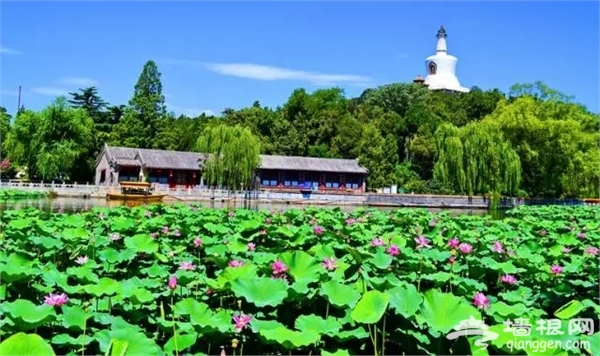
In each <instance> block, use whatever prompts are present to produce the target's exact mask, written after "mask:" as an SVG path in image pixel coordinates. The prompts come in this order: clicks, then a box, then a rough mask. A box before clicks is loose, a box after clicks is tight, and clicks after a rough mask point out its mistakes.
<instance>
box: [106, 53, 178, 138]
mask: <svg viewBox="0 0 600 356" xmlns="http://www.w3.org/2000/svg"><path fill="white" fill-rule="evenodd" d="M160 77H161V73H160V72H159V71H158V67H157V65H156V63H155V62H154V61H147V62H146V64H145V65H144V68H143V69H142V73H141V74H140V76H139V78H138V81H137V83H136V84H135V88H134V92H133V97H132V98H131V100H129V106H128V107H127V109H126V110H125V113H124V115H123V117H121V118H120V121H119V123H118V124H116V125H115V127H114V128H113V132H112V133H113V135H112V142H113V143H115V144H120V145H122V146H125V147H139V148H157V146H158V145H159V144H158V143H157V141H156V136H157V133H158V131H159V129H160V128H161V125H163V124H164V123H165V122H166V120H167V115H166V114H167V109H166V106H165V97H164V96H163V94H162V83H161V80H160Z"/></svg>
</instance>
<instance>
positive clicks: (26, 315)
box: [1, 299, 56, 331]
mask: <svg viewBox="0 0 600 356" xmlns="http://www.w3.org/2000/svg"><path fill="white" fill-rule="evenodd" d="M1 308H2V313H3V314H4V315H5V316H7V317H8V318H9V319H10V320H12V321H13V322H14V323H15V324H16V325H17V326H18V327H19V329H20V330H22V331H27V330H32V329H35V328H37V327H38V326H40V325H44V324H45V323H47V322H49V321H50V320H53V319H54V318H55V317H56V313H55V312H54V309H53V308H52V307H50V306H47V305H45V304H42V305H35V304H33V303H32V302H31V301H29V300H26V299H17V300H15V301H14V302H8V303H6V302H4V303H2V305H1Z"/></svg>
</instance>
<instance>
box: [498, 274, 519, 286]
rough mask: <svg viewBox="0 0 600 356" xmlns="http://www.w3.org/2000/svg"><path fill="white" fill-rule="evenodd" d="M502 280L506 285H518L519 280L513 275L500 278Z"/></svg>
mask: <svg viewBox="0 0 600 356" xmlns="http://www.w3.org/2000/svg"><path fill="white" fill-rule="evenodd" d="M500 280H501V281H502V282H503V283H506V284H517V279H516V278H515V276H513V275H511V274H507V275H504V276H502V277H501V278H500Z"/></svg>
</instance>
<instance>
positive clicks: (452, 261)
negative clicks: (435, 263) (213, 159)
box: [448, 256, 456, 265]
mask: <svg viewBox="0 0 600 356" xmlns="http://www.w3.org/2000/svg"><path fill="white" fill-rule="evenodd" d="M448 262H449V263H450V264H451V265H453V264H454V262H456V258H454V256H450V258H448Z"/></svg>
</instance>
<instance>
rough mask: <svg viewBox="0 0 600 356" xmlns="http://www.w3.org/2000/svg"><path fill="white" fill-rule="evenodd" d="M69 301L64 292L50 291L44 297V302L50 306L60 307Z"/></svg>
mask: <svg viewBox="0 0 600 356" xmlns="http://www.w3.org/2000/svg"><path fill="white" fill-rule="evenodd" d="M68 302H69V298H68V297H67V295H66V294H65V293H61V294H54V293H50V294H48V296H46V297H44V303H45V304H46V305H49V306H51V307H60V306H63V305H65V304H67V303H68Z"/></svg>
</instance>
